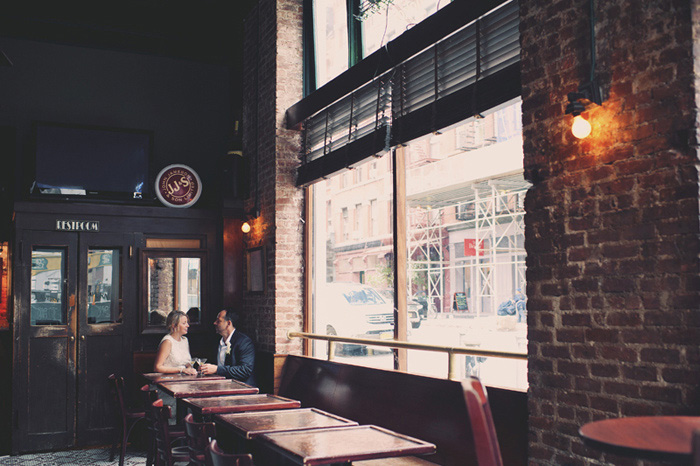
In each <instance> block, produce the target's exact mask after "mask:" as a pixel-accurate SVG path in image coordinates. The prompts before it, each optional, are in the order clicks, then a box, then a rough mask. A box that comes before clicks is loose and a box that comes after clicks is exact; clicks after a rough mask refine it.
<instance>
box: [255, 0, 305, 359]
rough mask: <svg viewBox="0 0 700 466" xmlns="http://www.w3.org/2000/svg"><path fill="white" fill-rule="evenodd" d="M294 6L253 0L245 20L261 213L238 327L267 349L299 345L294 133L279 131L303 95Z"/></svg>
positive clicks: (299, 212) (299, 225)
mask: <svg viewBox="0 0 700 466" xmlns="http://www.w3.org/2000/svg"><path fill="white" fill-rule="evenodd" d="M301 4H302V1H301V0H260V1H259V2H258V4H257V5H256V7H255V8H254V10H253V11H252V12H251V14H250V15H249V17H248V18H247V19H246V22H245V43H244V77H243V81H244V94H243V95H244V96H245V99H244V101H245V102H244V109H243V131H244V142H243V150H244V153H245V154H246V155H247V156H249V157H250V160H251V164H252V167H251V176H252V180H251V190H252V194H251V198H250V199H248V201H247V203H246V208H247V209H248V210H249V211H254V210H255V207H256V205H257V206H258V207H259V211H260V215H259V217H257V218H256V219H255V221H254V222H253V224H252V230H251V232H250V233H249V234H248V235H247V238H246V242H247V244H246V248H247V249H250V248H255V247H263V248H264V251H265V258H266V273H265V275H266V289H265V292H264V293H262V294H251V293H246V294H245V298H244V315H245V321H244V326H245V328H246V329H247V330H248V332H250V333H251V334H252V336H254V337H255V340H256V342H257V344H258V349H260V350H262V351H266V352H269V353H295V352H296V353H298V352H300V350H301V344H300V342H299V341H298V340H297V341H291V342H290V341H289V340H288V339H287V336H286V335H287V330H289V329H293V330H301V328H302V311H303V309H302V305H303V300H302V296H303V293H302V283H303V282H302V277H303V260H302V259H303V255H302V252H303V250H304V248H303V236H302V232H303V222H302V220H301V219H302V218H303V199H304V198H303V191H302V190H301V189H298V188H296V186H295V181H296V168H297V166H298V164H299V158H298V157H299V153H300V143H301V138H300V134H299V133H298V132H296V131H290V130H286V129H284V112H285V110H286V109H287V108H288V107H290V106H291V105H292V104H294V103H295V102H296V101H298V100H299V99H301V97H302V84H303V82H302V79H301V77H302V46H301V44H302V39H301V37H302V8H301ZM256 190H257V191H256ZM256 192H257V202H256Z"/></svg>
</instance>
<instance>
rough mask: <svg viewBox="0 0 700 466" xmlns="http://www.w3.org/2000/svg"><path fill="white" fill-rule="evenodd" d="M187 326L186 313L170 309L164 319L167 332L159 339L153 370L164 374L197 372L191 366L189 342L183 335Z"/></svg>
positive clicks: (192, 373)
mask: <svg viewBox="0 0 700 466" xmlns="http://www.w3.org/2000/svg"><path fill="white" fill-rule="evenodd" d="M189 327H190V324H189V321H188V319H187V314H185V313H184V312H182V311H172V312H171V313H170V314H168V318H167V319H166V320H165V328H167V329H168V334H167V335H165V336H164V337H163V339H162V340H161V341H160V345H159V346H158V354H156V361H155V363H154V364H153V370H155V371H156V372H161V373H165V374H175V373H180V374H183V373H184V374H189V375H196V374H197V371H196V370H195V369H194V368H193V367H192V366H191V362H192V356H191V355H190V344H189V342H188V341H187V338H186V337H185V334H187V329H188V328H189Z"/></svg>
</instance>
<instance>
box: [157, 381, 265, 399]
mask: <svg viewBox="0 0 700 466" xmlns="http://www.w3.org/2000/svg"><path fill="white" fill-rule="evenodd" d="M156 386H157V387H158V388H160V389H161V390H163V391H164V392H165V393H167V394H168V395H170V396H172V397H173V398H175V399H181V398H196V397H202V396H221V395H245V394H251V393H258V392H259V390H258V389H257V388H256V387H251V386H250V385H246V384H244V383H243V382H239V381H238V380H231V379H224V380H195V381H191V380H189V381H182V382H159V383H157V384H156Z"/></svg>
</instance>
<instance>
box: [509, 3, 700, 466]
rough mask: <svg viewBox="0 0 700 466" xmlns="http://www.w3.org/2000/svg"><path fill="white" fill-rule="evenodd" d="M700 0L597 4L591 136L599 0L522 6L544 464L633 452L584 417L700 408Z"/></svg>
mask: <svg viewBox="0 0 700 466" xmlns="http://www.w3.org/2000/svg"><path fill="white" fill-rule="evenodd" d="M695 3H696V2H694V1H689V0H683V1H673V0H650V1H644V2H639V1H633V0H610V1H597V2H596V16H597V28H596V31H597V55H598V67H597V68H598V69H597V71H598V72H597V75H598V76H599V77H600V78H601V83H602V85H603V88H604V95H605V96H606V99H607V100H606V101H605V102H604V104H603V105H602V107H599V108H596V109H594V110H591V111H589V112H587V116H588V117H589V120H590V121H591V123H592V125H593V133H592V135H591V136H590V137H589V138H588V139H585V140H583V141H579V140H577V139H575V138H574V137H573V136H572V135H571V133H570V121H571V117H570V116H565V115H564V107H565V104H566V94H567V93H568V92H571V91H575V90H576V89H577V87H578V84H580V83H582V82H584V81H587V80H588V73H589V64H590V53H589V50H590V46H589V28H588V1H586V0H560V1H551V0H530V1H521V2H520V5H521V6H520V14H521V40H522V54H521V59H522V84H523V91H522V93H523V94H522V95H523V132H524V153H525V159H524V163H525V176H526V178H527V179H528V180H530V181H531V182H532V183H533V187H532V189H531V190H530V192H529V193H528V196H527V201H526V216H525V224H526V233H525V237H526V240H525V247H526V249H527V266H528V268H527V282H528V287H527V295H528V328H529V349H528V352H529V381H530V392H529V410H530V420H529V424H530V449H529V457H530V463H531V464H551V465H579V464H581V465H584V464H607V463H613V464H622V463H624V464H633V462H631V461H630V460H622V459H620V458H619V457H614V456H607V455H602V454H601V453H600V452H599V451H597V450H595V449H591V448H587V447H586V446H584V445H583V444H582V443H581V441H580V439H579V437H578V433H577V431H578V428H579V427H580V426H581V425H582V424H584V423H586V422H588V421H591V420H595V419H601V418H609V417H617V416H628V415H658V414H672V413H695V414H697V413H698V409H699V408H700V400H699V399H698V395H699V394H700V392H699V387H700V383H699V382H700V357H699V354H698V349H699V348H700V344H699V343H700V332H699V331H698V325H699V324H700V312H699V311H698V309H699V307H700V300H699V299H698V284H699V283H698V252H699V247H698V230H699V228H698V175H697V169H696V165H697V163H698V154H697V150H696V146H695V131H696V126H697V125H696V99H695V88H694V84H695V82H694V80H695V78H694V58H693V42H692V40H693V34H692V32H693V21H692V13H695V15H696V17H697V16H698V15H697V13H698V8H697V6H696V5H695Z"/></svg>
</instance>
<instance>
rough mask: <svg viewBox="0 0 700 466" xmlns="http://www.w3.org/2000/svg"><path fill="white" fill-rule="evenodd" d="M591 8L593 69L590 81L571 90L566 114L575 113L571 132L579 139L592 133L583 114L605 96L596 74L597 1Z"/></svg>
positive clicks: (591, 4) (592, 2)
mask: <svg viewBox="0 0 700 466" xmlns="http://www.w3.org/2000/svg"><path fill="white" fill-rule="evenodd" d="M588 5H589V9H590V21H589V25H590V36H591V70H590V79H589V81H588V82H585V83H583V84H581V85H580V86H579V87H578V91H577V92H569V94H568V98H569V103H568V105H567V106H566V114H567V115H573V117H574V119H573V122H572V125H571V132H572V133H573V135H574V136H575V137H577V138H579V139H583V138H585V137H588V135H589V134H591V124H590V122H588V120H586V119H585V118H583V116H581V114H582V113H583V112H584V111H586V109H587V108H588V107H590V106H591V105H593V104H595V105H602V103H603V96H602V93H601V91H600V85H599V84H598V81H597V80H596V76H595V2H594V0H589V2H588Z"/></svg>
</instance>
